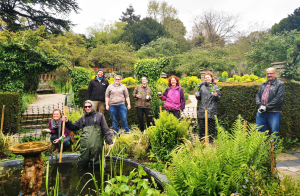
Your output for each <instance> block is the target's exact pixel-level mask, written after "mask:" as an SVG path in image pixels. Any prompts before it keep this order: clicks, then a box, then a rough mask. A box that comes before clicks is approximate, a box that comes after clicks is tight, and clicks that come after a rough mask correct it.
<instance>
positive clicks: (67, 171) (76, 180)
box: [0, 157, 163, 196]
mask: <svg viewBox="0 0 300 196" xmlns="http://www.w3.org/2000/svg"><path fill="white" fill-rule="evenodd" d="M111 160H112V163H110V157H107V158H106V165H107V166H106V167H105V174H104V179H105V181H106V180H108V179H111V178H112V177H111V175H112V176H113V177H115V176H119V175H120V172H122V175H125V176H128V175H129V174H130V172H131V171H132V170H134V169H135V170H137V166H138V164H137V163H135V162H133V161H131V160H128V159H124V160H123V161H122V163H121V164H120V162H121V161H120V159H117V160H118V161H115V160H116V157H114V159H111ZM116 163H117V164H116ZM120 165H122V169H121V170H120ZM46 168H47V166H45V167H44V172H43V183H42V187H41V191H43V192H44V191H45V190H46V173H47V172H46ZM111 168H113V170H112V171H111ZM144 170H145V171H146V173H147V176H145V179H148V181H149V182H150V183H151V182H152V180H151V176H152V177H154V179H155V181H156V183H157V189H158V190H163V186H162V183H161V181H160V180H159V179H158V177H157V176H156V175H155V174H154V173H152V172H151V170H149V169H147V168H144ZM57 171H58V172H59V193H60V194H59V195H66V196H67V195H69V196H74V195H96V193H95V191H94V190H95V185H94V183H93V180H91V179H92V177H91V175H88V174H87V173H91V174H93V173H94V174H95V177H96V179H97V181H98V182H97V183H98V186H99V187H101V186H100V184H101V183H100V179H101V175H100V168H99V167H98V168H96V167H95V168H94V171H93V168H87V169H85V170H81V171H80V170H78V168H77V161H76V159H72V160H65V161H63V163H57V162H55V161H53V160H52V161H50V165H49V174H48V175H49V176H48V187H54V186H55V183H56V176H57ZM22 173H23V167H22V165H20V164H18V165H15V166H10V167H4V168H2V170H1V175H0V177H1V178H0V182H1V185H0V195H8V196H11V195H18V194H19V193H20V186H21V180H20V179H21V175H22ZM81 178H82V179H81ZM152 188H154V187H152Z"/></svg>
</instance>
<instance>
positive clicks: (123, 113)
mask: <svg viewBox="0 0 300 196" xmlns="http://www.w3.org/2000/svg"><path fill="white" fill-rule="evenodd" d="M109 113H110V118H111V119H112V125H113V128H114V130H115V131H116V132H117V133H118V132H119V123H118V121H119V116H120V119H121V121H122V127H123V129H125V132H126V133H128V132H129V128H128V122H127V108H126V106H125V104H120V105H110V106H109Z"/></svg>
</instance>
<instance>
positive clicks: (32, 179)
mask: <svg viewBox="0 0 300 196" xmlns="http://www.w3.org/2000/svg"><path fill="white" fill-rule="evenodd" d="M51 145H52V144H51V142H48V141H37V142H26V143H22V144H16V145H13V146H10V147H9V149H8V150H9V151H10V152H11V153H14V154H17V155H22V156H23V157H24V162H23V163H22V164H23V174H22V177H21V195H22V196H41V195H44V194H45V193H42V192H41V191H40V188H41V185H42V179H43V177H42V174H43V171H44V167H43V163H44V160H43V158H42V155H41V152H43V151H45V150H47V149H49V148H50V147H51Z"/></svg>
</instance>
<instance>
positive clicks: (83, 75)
mask: <svg viewBox="0 0 300 196" xmlns="http://www.w3.org/2000/svg"><path fill="white" fill-rule="evenodd" d="M69 75H70V77H71V80H72V90H73V92H74V101H75V105H81V104H83V103H80V102H79V97H78V93H77V92H78V89H79V88H81V87H85V86H88V85H89V83H90V74H89V71H87V70H86V69H84V68H74V69H72V71H70V72H69Z"/></svg>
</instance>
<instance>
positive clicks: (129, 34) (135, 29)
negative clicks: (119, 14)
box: [122, 18, 169, 50]
mask: <svg viewBox="0 0 300 196" xmlns="http://www.w3.org/2000/svg"><path fill="white" fill-rule="evenodd" d="M125 31H126V32H125V33H124V35H123V37H122V41H124V42H129V43H131V44H132V45H133V46H134V47H135V48H136V49H137V50H138V49H139V48H140V47H141V46H142V45H143V44H148V43H150V42H151V41H152V40H154V39H156V38H158V37H164V36H166V37H168V36H169V33H168V32H167V31H166V30H165V27H164V26H163V25H162V24H160V23H158V22H157V21H156V20H154V19H152V18H144V19H143V20H141V21H140V22H139V23H134V24H133V25H131V26H126V28H125Z"/></svg>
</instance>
